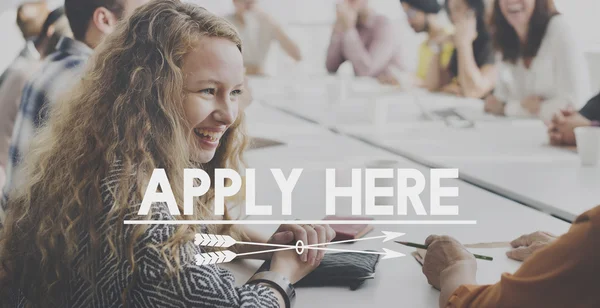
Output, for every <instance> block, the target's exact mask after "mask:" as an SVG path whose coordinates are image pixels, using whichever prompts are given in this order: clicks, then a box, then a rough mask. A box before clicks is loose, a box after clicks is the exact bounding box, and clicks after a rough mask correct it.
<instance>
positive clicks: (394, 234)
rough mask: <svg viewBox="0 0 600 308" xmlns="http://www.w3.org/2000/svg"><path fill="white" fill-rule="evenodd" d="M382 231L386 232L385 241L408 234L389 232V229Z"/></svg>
mask: <svg viewBox="0 0 600 308" xmlns="http://www.w3.org/2000/svg"><path fill="white" fill-rule="evenodd" d="M381 233H383V234H385V239H384V240H383V242H384V243H385V242H387V241H391V240H393V239H395V238H397V237H400V236H403V235H405V234H406V233H398V232H389V231H381Z"/></svg>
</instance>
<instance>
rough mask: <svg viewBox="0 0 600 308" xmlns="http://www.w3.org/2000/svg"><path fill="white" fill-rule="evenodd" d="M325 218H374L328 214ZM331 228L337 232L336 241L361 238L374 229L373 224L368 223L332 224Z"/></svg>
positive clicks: (369, 218)
mask: <svg viewBox="0 0 600 308" xmlns="http://www.w3.org/2000/svg"><path fill="white" fill-rule="evenodd" d="M325 220H373V218H371V217H356V216H354V217H343V216H327V217H325ZM331 228H332V229H333V230H335V232H336V236H335V238H334V239H333V241H334V242H339V241H347V240H355V239H359V238H361V237H363V236H365V234H367V233H369V232H371V231H372V230H373V226H372V225H367V224H349V225H331Z"/></svg>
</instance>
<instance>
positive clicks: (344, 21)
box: [336, 2, 358, 30]
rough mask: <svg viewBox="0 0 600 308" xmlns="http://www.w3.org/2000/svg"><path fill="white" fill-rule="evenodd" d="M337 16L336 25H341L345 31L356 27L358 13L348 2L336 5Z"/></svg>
mask: <svg viewBox="0 0 600 308" xmlns="http://www.w3.org/2000/svg"><path fill="white" fill-rule="evenodd" d="M336 16H337V21H336V25H339V26H340V27H341V28H342V29H343V30H348V29H352V28H354V27H356V21H357V20H358V12H357V11H356V10H354V9H352V8H351V7H350V6H349V5H348V4H347V3H346V2H341V3H338V4H336Z"/></svg>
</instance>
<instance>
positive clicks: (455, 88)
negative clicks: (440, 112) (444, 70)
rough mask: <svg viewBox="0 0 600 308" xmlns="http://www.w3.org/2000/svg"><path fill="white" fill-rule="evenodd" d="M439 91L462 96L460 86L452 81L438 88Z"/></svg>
mask: <svg viewBox="0 0 600 308" xmlns="http://www.w3.org/2000/svg"><path fill="white" fill-rule="evenodd" d="M440 92H443V93H448V94H452V95H456V96H462V88H461V87H460V85H459V84H458V83H456V82H453V83H450V84H448V85H446V86H444V87H443V88H442V89H441V90H440Z"/></svg>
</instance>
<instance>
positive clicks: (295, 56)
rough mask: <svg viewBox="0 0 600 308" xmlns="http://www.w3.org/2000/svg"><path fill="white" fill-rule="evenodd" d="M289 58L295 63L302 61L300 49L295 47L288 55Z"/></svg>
mask: <svg viewBox="0 0 600 308" xmlns="http://www.w3.org/2000/svg"><path fill="white" fill-rule="evenodd" d="M290 56H291V57H292V59H294V61H296V62H300V61H302V52H301V51H300V48H298V47H297V46H296V47H295V48H294V49H293V50H292V52H291V53H290Z"/></svg>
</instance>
